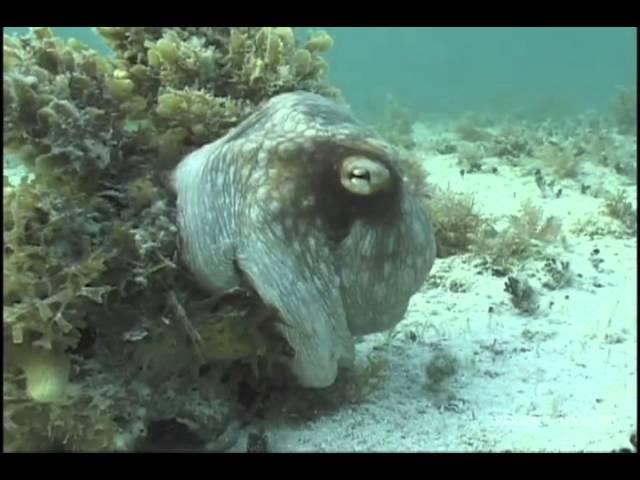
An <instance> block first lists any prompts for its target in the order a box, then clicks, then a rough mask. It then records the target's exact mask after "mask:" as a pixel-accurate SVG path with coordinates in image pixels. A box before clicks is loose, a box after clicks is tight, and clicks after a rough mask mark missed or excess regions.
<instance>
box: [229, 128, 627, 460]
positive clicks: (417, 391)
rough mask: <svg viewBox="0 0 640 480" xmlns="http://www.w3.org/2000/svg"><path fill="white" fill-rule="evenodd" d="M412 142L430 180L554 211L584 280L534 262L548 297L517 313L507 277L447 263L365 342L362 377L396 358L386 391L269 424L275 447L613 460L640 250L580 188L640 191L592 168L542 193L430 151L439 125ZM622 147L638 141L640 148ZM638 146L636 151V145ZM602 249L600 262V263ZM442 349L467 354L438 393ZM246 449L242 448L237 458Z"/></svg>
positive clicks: (489, 209) (461, 260) (526, 178)
mask: <svg viewBox="0 0 640 480" xmlns="http://www.w3.org/2000/svg"><path fill="white" fill-rule="evenodd" d="M414 137H415V141H416V143H417V147H416V149H415V153H416V155H417V156H418V158H419V159H420V160H421V162H422V164H423V165H424V166H425V168H426V169H427V170H428V174H429V176H428V181H429V183H430V184H432V185H436V186H439V187H442V188H450V189H451V190H454V191H460V192H467V193H469V194H471V195H472V196H473V197H474V198H475V200H476V202H477V205H478V210H479V211H480V212H481V213H483V214H485V215H493V216H495V217H498V218H499V217H502V216H505V215H510V214H515V213H517V210H518V208H519V207H520V204H521V202H522V201H523V200H526V199H531V201H532V202H533V203H534V204H535V205H539V206H541V207H542V208H543V210H544V213H545V215H546V216H548V215H554V216H557V217H558V218H560V219H561V221H562V223H563V234H564V235H565V238H566V242H564V245H561V244H558V245H552V246H550V247H549V248H548V252H549V255H551V256H553V257H554V258H556V259H557V260H558V261H560V260H562V261H569V262H570V269H571V271H572V272H573V275H574V281H573V284H572V285H571V286H570V287H566V288H562V289H559V290H554V291H551V290H546V289H545V288H543V287H542V286H541V283H542V282H543V281H544V277H545V275H544V273H543V270H542V266H543V262H542V261H536V260H532V261H529V262H525V263H524V264H522V265H521V268H520V269H519V270H518V273H522V274H525V275H526V277H527V278H528V279H529V281H530V283H531V285H532V286H534V288H536V290H537V291H538V293H539V294H540V309H539V311H538V312H537V313H536V314H535V315H533V316H524V315H522V314H520V313H519V312H518V311H517V310H516V309H515V308H514V307H513V306H512V305H511V302H510V300H509V297H508V294H507V293H505V291H504V282H505V278H504V277H503V278H498V277H494V276H492V275H490V274H489V273H487V272H482V271H480V269H478V268H476V267H475V266H474V265H475V264H476V263H477V258H474V256H473V255H457V256H453V257H449V258H447V259H438V260H436V263H435V266H434V268H433V270H432V273H431V280H430V281H429V282H427V284H425V285H424V286H423V288H422V289H421V290H420V291H419V293H417V294H416V295H415V297H414V298H413V300H412V301H411V304H410V307H409V310H408V313H407V316H406V318H405V320H403V321H402V322H401V323H400V324H399V325H398V326H397V328H396V329H395V331H394V332H393V335H392V336H391V340H390V341H388V339H389V336H388V335H386V334H378V335H372V336H369V337H366V338H365V339H363V341H362V342H361V343H359V344H358V353H359V362H360V368H362V365H363V364H364V363H363V362H366V360H365V359H366V355H367V353H368V352H370V351H371V349H373V348H374V347H376V348H378V349H379V350H380V351H382V352H385V355H386V356H387V358H388V360H389V370H388V371H387V374H386V376H385V377H384V378H385V382H384V384H383V385H382V386H381V387H380V388H379V389H377V390H374V392H372V393H371V394H370V395H368V396H367V397H366V399H365V400H364V401H363V402H362V403H359V404H355V405H343V406H341V407H339V408H337V409H335V410H333V411H332V412H331V413H329V414H323V415H318V416H316V417H315V418H313V417H312V418H310V419H307V421H306V422H297V423H295V424H294V425H292V424H289V423H288V422H284V421H275V422H268V425H267V427H266V429H267V432H268V438H269V445H270V449H271V450H273V451H284V452H292V451H293V452H476V451H492V452H496V451H516V452H575V451H585V452H610V451H612V450H615V449H619V448H623V447H630V444H629V437H630V434H631V433H632V432H633V431H635V429H636V428H637V379H636V375H637V270H636V269H637V267H636V265H637V259H636V256H637V241H636V238H635V236H633V234H629V233H628V232H627V233H625V232H623V231H622V230H623V229H621V228H619V227H620V226H619V224H618V222H617V221H616V220H613V219H611V218H609V217H607V216H606V215H604V214H603V213H602V205H603V199H602V198H594V197H593V196H589V195H585V194H582V193H581V191H580V185H581V183H589V184H590V185H591V186H592V188H593V189H597V188H599V187H601V188H604V189H606V190H607V191H616V190H618V189H624V190H625V191H626V192H627V193H628V195H629V198H630V199H631V200H632V201H633V202H634V204H635V203H636V201H637V188H636V182H635V181H633V180H631V179H630V178H629V177H624V176H622V175H618V174H616V173H615V172H614V171H613V170H612V169H610V168H607V167H604V166H600V165H596V164H593V163H590V162H585V163H584V164H583V165H581V167H580V168H581V171H580V173H579V177H578V178H576V179H570V180H564V181H562V182H560V183H558V184H557V187H562V188H563V194H562V195H561V196H560V198H555V196H553V195H552V196H551V198H543V195H542V194H541V191H540V189H539V188H538V187H537V186H536V184H535V181H534V179H533V176H532V175H529V174H527V173H526V172H525V170H526V168H530V165H529V166H528V167H526V168H525V167H510V166H508V165H507V164H506V163H505V162H504V161H501V160H498V159H491V158H489V159H485V160H484V161H483V163H484V164H485V165H487V166H491V165H494V166H498V167H499V169H498V173H497V174H494V173H474V174H467V175H465V176H464V178H463V177H461V175H460V167H459V165H458V163H457V155H456V154H451V155H439V154H437V153H435V152H434V151H433V150H432V149H431V148H429V142H430V141H431V140H432V138H433V130H431V129H429V128H427V127H426V126H424V125H420V124H418V125H416V126H415V128H414ZM617 141H618V142H630V145H633V144H634V142H635V141H636V139H635V137H633V138H632V137H626V138H622V137H620V138H618V140H617ZM628 151H630V152H631V154H632V155H633V156H635V155H636V150H635V148H634V147H631V148H630V149H629V150H628ZM585 218H592V219H595V220H597V223H598V224H599V225H602V226H604V227H603V228H604V229H605V231H606V230H607V229H608V230H609V232H608V233H606V234H604V235H596V236H593V238H590V236H588V235H584V234H582V235H578V234H576V233H574V232H572V227H573V226H575V225H576V224H577V223H576V222H579V221H581V220H584V219H585ZM595 249H599V251H600V253H599V254H598V255H597V256H598V257H599V258H600V262H601V263H600V264H599V265H597V267H596V266H594V263H593V262H592V261H591V260H590V257H591V254H592V252H593V251H594V250H595ZM438 280H439V281H438ZM452 281H455V282H454V283H455V285H456V288H451V285H452ZM452 290H453V291H452ZM489 307H493V311H492V313H489ZM443 350H444V351H446V352H448V353H450V354H452V355H453V356H454V357H455V358H456V359H457V361H458V368H457V372H456V374H455V375H454V376H453V377H452V378H451V379H450V380H449V381H447V382H445V383H444V384H443V385H440V386H439V388H436V389H434V388H429V382H428V381H427V377H426V373H425V366H426V364H427V362H428V361H429V358H430V356H431V355H433V354H434V352H438V351H443ZM244 448H245V446H244V445H242V442H240V444H238V445H236V447H235V448H234V450H238V451H242V450H243V449H244Z"/></svg>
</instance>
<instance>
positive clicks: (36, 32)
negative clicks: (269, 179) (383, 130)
mask: <svg viewBox="0 0 640 480" xmlns="http://www.w3.org/2000/svg"><path fill="white" fill-rule="evenodd" d="M96 31H97V33H98V34H99V35H100V36H101V37H102V38H103V39H105V40H106V42H107V43H108V44H109V45H110V46H111V48H112V49H113V56H103V55H101V54H99V53H97V52H95V51H93V50H92V49H90V48H89V47H87V46H86V45H84V44H82V43H81V42H79V41H76V40H73V39H69V40H63V39H60V38H57V37H56V36H55V35H54V34H53V31H52V30H51V29H50V28H46V27H40V28H33V29H31V32H30V33H29V34H28V35H23V36H11V35H7V34H5V35H4V53H3V66H4V73H3V104H4V114H3V126H4V135H3V146H4V152H5V156H7V155H10V156H13V157H15V158H18V159H19V160H20V162H21V163H22V164H24V165H26V166H27V167H28V171H29V173H30V176H29V177H25V178H22V179H21V178H10V177H8V176H6V175H5V177H4V205H3V208H4V210H3V213H4V221H3V225H4V230H3V232H4V288H3V300H4V319H3V334H4V338H3V347H4V349H5V352H7V355H6V362H5V375H4V392H5V395H4V400H5V402H4V427H3V428H4V430H3V431H4V448H5V450H7V451H33V450H52V449H61V450H65V451H96V450H104V451H113V450H135V449H140V448H152V447H151V446H150V445H149V443H148V442H146V441H145V438H146V436H147V433H148V430H149V428H150V426H152V425H157V424H158V422H162V421H166V420H167V419H171V418H178V417H179V418H182V419H190V420H189V422H187V423H188V424H189V425H191V426H192V430H194V431H195V430H197V431H198V436H200V437H203V438H210V439H211V438H216V437H217V436H218V435H219V434H220V433H221V432H222V431H223V430H224V428H225V418H228V417H229V408H230V407H229V404H227V403H225V402H224V401H223V399H222V397H221V396H220V394H219V392H217V393H216V392H212V391H211V388H212V387H211V386H207V388H202V389H192V388H190V387H186V385H189V384H193V383H194V382H196V384H197V380H198V368H199V367H200V366H201V365H202V362H201V361H200V360H202V359H200V358H199V357H198V348H196V345H197V346H198V347H199V348H200V350H202V348H203V347H202V345H204V346H205V349H206V352H205V353H206V355H205V357H204V360H203V361H211V360H219V361H223V362H225V361H233V360H241V359H244V358H247V357H249V359H250V358H251V357H252V356H261V355H264V353H265V352H264V347H263V344H264V342H260V341H259V338H258V337H261V336H262V338H267V339H268V338H271V337H270V335H271V334H270V333H269V332H267V331H265V330H264V328H263V325H258V323H253V324H252V323H251V322H250V321H249V322H248V323H247V325H248V327H247V329H246V331H245V332H244V333H243V332H242V331H241V332H240V333H238V332H237V331H236V330H234V329H231V330H230V327H229V325H230V324H231V323H230V322H232V320H233V319H234V318H235V319H237V317H238V316H239V317H241V318H245V319H246V317H244V316H243V315H244V312H247V311H252V308H253V306H252V301H253V300H252V299H243V300H242V301H241V302H240V305H238V306H237V308H235V309H234V311H233V315H235V317H234V316H233V315H231V317H229V316H227V315H224V314H222V313H221V312H220V309H219V306H217V305H216V304H215V302H214V301H212V300H211V299H210V294H209V293H207V292H205V291H203V290H202V289H201V288H200V286H199V285H198V284H197V283H196V282H195V281H194V279H193V278H192V276H191V274H190V273H189V272H188V271H186V270H185V269H183V268H181V267H180V260H179V256H178V238H177V233H178V228H177V225H176V220H175V218H176V208H175V200H174V198H173V196H172V194H171V193H170V192H169V191H168V190H167V188H166V185H165V175H164V172H165V171H167V170H168V169H171V168H173V166H175V165H176V164H177V163H178V161H179V160H180V159H181V158H182V157H183V156H184V155H186V154H187V153H189V152H190V151H192V150H194V149H196V148H198V147H200V146H201V145H202V144H204V143H206V142H210V141H213V140H215V139H217V138H219V137H220V136H222V135H224V134H225V133H226V132H227V131H228V130H229V129H230V128H231V127H233V126H235V125H237V124H238V123H239V122H240V121H242V120H243V119H244V118H246V117H247V116H249V115H250V114H251V113H253V112H254V111H255V110H256V109H257V107H258V106H259V105H260V104H261V103H262V102H263V101H265V100H267V99H268V98H270V97H272V96H274V95H277V94H279V93H284V92H287V91H293V90H306V91H311V92H315V93H318V94H320V95H325V96H327V97H329V98H335V99H339V98H340V94H339V92H338V91H337V90H336V89H335V88H333V87H331V86H330V85H328V83H327V81H326V75H327V64H326V62H325V61H324V60H323V59H322V57H321V55H322V53H323V52H325V51H326V50H327V49H328V48H330V47H331V45H332V40H331V39H330V37H329V36H328V35H327V34H326V33H323V32H315V33H313V34H312V35H311V36H310V37H309V39H308V40H307V41H306V42H305V41H304V40H302V39H300V38H299V37H298V35H296V34H295V32H294V30H293V29H292V28H289V27H277V28H272V27H264V28H261V27H250V28H217V27H216V28H208V27H207V28H206V27H186V28H168V27H157V28H155V27H100V28H98V29H97V30H96ZM180 313H182V314H183V315H180ZM184 318H187V319H188V322H185V321H184ZM225 322H229V323H226V324H225ZM247 335H253V336H251V337H250V338H252V339H254V340H255V341H254V340H250V339H248V337H247ZM194 338H196V339H197V338H200V339H201V340H202V341H203V342H204V343H201V344H194ZM223 339H224V340H223ZM229 339H231V340H229ZM234 341H237V342H239V345H237V348H234V347H233V346H228V345H229V344H230V343H231V344H233V342H234ZM266 341H267V343H269V340H266ZM212 345H213V347H212ZM220 345H226V346H228V347H227V348H226V349H218V347H219V346H220ZM207 346H209V348H208V349H207V348H206V347H207ZM252 349H255V351H252ZM12 352H13V353H12ZM47 379H48V380H47ZM54 379H55V380H54ZM44 380H46V381H44ZM43 381H44V383H43ZM160 385H162V386H163V387H162V389H158V387H159V386H160ZM116 386H117V387H116ZM196 413H197V415H196ZM141 445H143V446H141Z"/></svg>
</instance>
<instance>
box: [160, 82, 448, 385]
mask: <svg viewBox="0 0 640 480" xmlns="http://www.w3.org/2000/svg"><path fill="white" fill-rule="evenodd" d="M409 165H410V162H409V161H408V159H407V158H406V154H404V153H403V151H402V150H400V149H399V148H396V147H395V146H394V145H391V144H389V143H388V142H386V141H385V140H384V139H383V138H382V137H381V136H380V135H379V134H378V133H377V132H376V131H375V130H374V129H373V128H371V127H369V126H368V125H366V124H365V123H363V122H361V121H360V120H359V119H357V118H356V117H355V116H354V115H353V114H352V112H351V111H350V110H349V109H348V108H347V107H346V106H344V105H342V104H340V103H337V102H335V101H333V100H330V99H328V98H325V97H322V96H320V95H317V94H314V93H310V92H302V91H296V92H289V93H283V94H280V95H277V96H275V97H272V98H271V99H270V100H268V101H266V102H265V103H264V104H262V105H261V106H260V107H259V108H258V109H257V110H256V111H255V112H254V113H253V114H252V115H250V116H249V117H248V118H246V119H245V120H244V121H242V122H241V123H240V124H239V125H237V126H236V127H235V128H233V129H232V130H230V131H229V132H228V133H227V134H226V135H225V136H223V137H221V138H219V139H217V140H216V141H214V142H212V143H210V144H207V145H204V146H202V147H201V148H199V149H197V150H195V151H193V152H191V153H190V154H188V155H187V156H185V157H184V158H183V159H182V160H181V161H180V163H178V165H177V166H176V168H175V169H174V170H173V171H172V172H171V184H172V188H173V190H174V193H175V194H176V203H177V224H178V230H179V236H180V243H181V250H182V252H181V253H182V257H183V259H184V262H185V264H186V266H187V268H188V269H189V270H190V271H191V272H192V273H193V275H194V276H195V277H196V278H197V280H198V281H199V282H200V283H201V284H202V285H203V286H204V287H205V288H207V289H208V290H209V291H211V292H212V294H213V293H216V292H218V293H219V292H225V291H231V290H234V289H238V288H249V289H251V290H252V291H254V292H256V293H257V295H259V297H260V298H261V300H262V301H263V302H264V304H265V305H267V306H268V307H269V308H272V309H274V311H277V312H278V314H279V317H280V319H281V321H279V322H278V323H277V329H278V333H279V334H280V335H281V336H282V337H283V338H284V339H286V342H287V343H288V344H289V345H290V346H291V350H292V352H293V353H292V355H291V356H290V358H289V359H288V362H289V364H288V365H287V367H288V368H289V370H290V371H291V372H292V373H293V375H294V377H295V378H296V379H297V381H298V382H299V383H300V384H301V385H302V386H303V387H307V388H323V387H327V386H330V385H332V384H333V383H334V381H335V380H336V377H337V375H338V372H339V370H340V369H341V368H344V367H350V366H353V363H354V360H355V337H357V336H360V335H367V334H371V333H376V332H381V331H384V330H388V329H391V328H393V327H394V326H396V325H397V324H398V323H399V322H400V321H401V320H402V319H403V318H404V316H405V314H406V311H407V308H408V305H409V301H410V299H411V298H412V297H413V295H415V293H416V292H417V291H418V289H419V288H420V287H421V286H422V285H423V283H424V282H425V280H426V278H427V276H428V274H429V272H430V270H431V268H432V266H433V262H434V259H435V253H436V252H435V249H436V246H435V240H434V234H433V228H432V224H431V222H430V219H429V217H428V214H427V212H426V210H425V207H424V198H423V197H422V192H423V188H422V186H421V185H420V182H419V181H417V180H416V178H415V175H413V174H412V173H415V169H414V170H412V168H410V167H409Z"/></svg>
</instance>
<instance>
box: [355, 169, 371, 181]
mask: <svg viewBox="0 0 640 480" xmlns="http://www.w3.org/2000/svg"><path fill="white" fill-rule="evenodd" d="M351 178H354V179H355V178H361V179H364V180H367V181H368V180H370V175H369V172H368V171H366V170H353V171H352V172H351Z"/></svg>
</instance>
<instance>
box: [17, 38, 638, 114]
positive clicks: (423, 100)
mask: <svg viewBox="0 0 640 480" xmlns="http://www.w3.org/2000/svg"><path fill="white" fill-rule="evenodd" d="M5 30H6V31H7V32H9V33H13V32H16V33H25V32H26V31H27V30H28V29H27V28H7V29H5ZM301 30H304V29H301ZM324 30H326V31H327V32H328V33H329V35H331V36H332V37H333V39H334V41H335V47H334V48H333V49H332V50H330V51H329V52H327V53H326V55H325V59H326V60H327V61H328V62H329V65H330V71H329V80H330V82H331V83H333V84H335V85H336V86H337V87H338V88H341V89H342V90H343V91H344V93H345V96H346V98H347V99H348V100H349V102H350V103H351V105H352V106H353V107H354V108H355V109H356V111H358V112H361V113H362V112H368V111H371V110H373V111H376V110H379V109H381V108H382V107H381V105H382V104H383V100H384V98H385V96H386V95H389V94H392V95H393V96H394V97H395V98H397V99H398V101H399V102H400V103H401V104H404V105H407V106H408V107H410V108H411V110H413V111H416V112H424V113H425V114H428V113H436V112H437V113H446V114H458V113H460V112H466V111H471V110H474V111H482V112H483V113H492V112H496V113H504V112H514V111H517V112H519V113H521V114H523V115H528V116H535V115H549V114H555V115H562V114H571V113H575V112H577V111H584V110H588V109H596V110H602V109H608V108H610V106H611V103H612V101H613V98H614V96H615V94H616V89H617V88H618V87H630V86H633V85H635V84H636V81H637V49H636V42H637V36H636V29H635V28H620V27H566V28H561V27H528V28H527V27H525V28H522V27H501V28H489V27H475V28H473V27H472V28H470V27H439V28H426V27H425V28H419V27H350V28H346V27H332V28H324ZM54 31H55V32H56V33H57V34H59V35H60V36H61V37H76V38H78V39H79V40H82V41H83V42H86V43H87V44H88V45H90V46H92V47H93V48H96V49H99V50H102V51H105V52H106V51H108V47H107V46H106V45H105V43H104V42H103V41H102V40H101V39H100V38H98V37H97V36H96V35H95V34H94V33H93V32H92V31H91V29H89V28H79V27H58V28H55V29H54Z"/></svg>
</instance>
